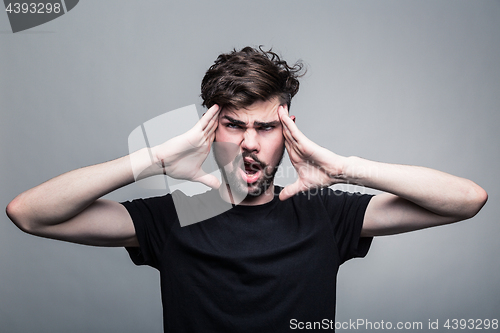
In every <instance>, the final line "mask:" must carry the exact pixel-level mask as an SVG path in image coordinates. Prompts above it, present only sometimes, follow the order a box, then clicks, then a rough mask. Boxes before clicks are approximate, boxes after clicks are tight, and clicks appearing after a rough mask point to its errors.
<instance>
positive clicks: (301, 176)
mask: <svg viewBox="0 0 500 333" xmlns="http://www.w3.org/2000/svg"><path fill="white" fill-rule="evenodd" d="M278 115H279V117H280V121H281V124H282V127H283V136H284V137H285V147H286V150H287V152H288V155H289V157H290V161H291V162H292V165H293V167H294V168H295V170H296V171H297V174H298V179H297V180H296V181H295V183H293V184H290V185H287V186H285V188H284V189H283V190H282V191H281V193H280V195H279V198H280V200H286V199H288V198H290V197H292V196H294V195H295V194H296V193H298V192H301V191H307V190H309V189H312V188H319V187H327V186H330V185H332V184H336V183H340V182H342V179H343V167H344V166H343V164H344V160H345V158H344V157H342V156H339V155H337V154H335V153H333V152H331V151H329V150H328V149H326V148H323V147H321V146H319V145H317V144H316V143H314V142H313V141H311V140H309V139H308V138H307V137H306V136H305V135H304V134H303V133H302V132H301V131H300V130H299V129H298V127H297V125H295V117H294V116H291V117H290V116H288V111H287V108H286V106H280V107H279V109H278Z"/></svg>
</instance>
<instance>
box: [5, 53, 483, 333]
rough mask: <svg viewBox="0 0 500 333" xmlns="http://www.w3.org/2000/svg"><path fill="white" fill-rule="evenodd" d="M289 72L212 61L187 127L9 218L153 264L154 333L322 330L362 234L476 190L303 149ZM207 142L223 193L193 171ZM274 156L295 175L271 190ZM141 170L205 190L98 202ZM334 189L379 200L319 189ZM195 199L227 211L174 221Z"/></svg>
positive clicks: (410, 222)
mask: <svg viewBox="0 0 500 333" xmlns="http://www.w3.org/2000/svg"><path fill="white" fill-rule="evenodd" d="M300 71H301V66H300V65H296V66H293V67H290V66H288V65H287V63H286V62H284V61H283V60H281V59H280V58H279V57H278V56H277V55H276V54H274V53H272V52H265V51H263V50H261V49H253V48H249V47H247V48H244V49H242V50H241V51H233V52H231V53H229V54H222V55H220V56H219V57H218V59H217V60H216V62H215V63H214V65H213V66H212V67H210V69H209V70H208V71H207V73H206V75H205V77H204V79H203V81H202V98H203V105H204V106H206V107H207V108H208V111H207V112H206V113H205V114H204V116H203V117H202V118H201V119H200V120H199V121H198V123H197V124H196V125H195V126H194V127H193V128H192V129H191V130H189V131H188V132H186V133H184V134H182V135H180V136H178V137H175V138H173V139H171V140H169V141H167V142H165V143H163V144H161V145H158V146H155V147H153V148H151V149H142V150H139V151H137V152H134V153H132V154H130V155H129V156H126V157H122V158H119V159H117V160H114V161H110V162H106V163H102V164H98V165H94V166H90V167H86V168H82V169H77V170H74V171H71V172H68V173H66V174H63V175H61V176H58V177H56V178H54V179H51V180H49V181H47V182H45V183H43V184H41V185H39V186H37V187H35V188H32V189H30V190H28V191H26V192H24V193H22V194H20V195H19V196H17V197H16V198H15V199H14V200H13V201H12V202H11V203H10V204H9V205H8V207H7V214H8V215H9V217H10V218H11V219H12V221H13V222H14V223H15V224H16V225H17V226H18V227H19V228H21V229H22V230H24V231H26V232H28V233H31V234H34V235H37V236H42V237H48V238H54V239H60V240H65V241H70V242H75V243H81V244H88V245H96V246H125V247H127V249H128V251H129V253H130V256H131V258H132V260H133V261H134V262H135V263H136V264H147V265H151V266H153V267H155V268H157V269H158V270H159V271H160V276H161V290H162V302H163V309H164V329H165V331H166V332H282V331H288V330H290V329H294V328H296V327H294V324H295V323H297V322H312V323H319V322H320V321H322V320H324V319H329V320H334V315H335V289H336V286H335V283H336V274H337V271H338V267H339V266H340V264H342V263H343V262H344V261H346V260H348V259H350V258H353V257H359V256H361V257H362V256H364V255H366V253H367V251H368V248H369V246H370V243H371V240H372V238H371V237H373V236H378V235H388V234H396V233H402V232H408V231H412V230H417V229H422V228H427V227H432V226H437V225H443V224H447V223H452V222H456V221H460V220H464V219H467V218H470V217H472V216H474V215H475V214H476V213H477V212H478V211H479V210H480V209H481V207H482V206H483V205H484V204H485V202H486V200H487V194H486V192H485V191H484V190H483V189H482V188H480V187H479V186H478V185H476V184H475V183H473V182H472V181H470V180H467V179H463V178H459V177H455V176H452V175H449V174H446V173H443V172H439V171H436V170H431V169H427V168H423V167H415V166H404V165H392V164H384V163H378V162H372V161H368V160H364V159H361V158H358V157H343V156H339V155H337V154H335V153H333V152H331V151H329V150H327V149H325V148H323V147H320V146H319V145H317V144H315V143H314V142H312V141H310V140H309V139H308V138H307V137H305V136H304V134H302V133H301V132H300V130H299V129H298V128H297V126H296V125H295V117H294V116H289V115H288V109H289V108H290V104H291V99H292V97H293V96H294V95H295V94H296V93H297V91H298V87H299V84H298V80H297V78H298V77H299V76H300ZM212 145H214V148H215V149H214V153H215V157H216V160H217V162H218V164H219V167H220V169H221V171H222V175H223V177H222V184H220V183H219V180H218V179H217V178H215V177H214V176H212V175H209V174H206V173H205V172H204V171H203V170H202V169H201V165H202V163H203V161H204V160H205V158H206V157H207V155H208V153H209V152H210V149H211V147H212ZM234 147H236V148H237V149H233V148H234ZM284 149H286V150H287V151H288V154H289V156H290V160H291V162H292V164H293V166H294V167H295V169H296V171H297V173H298V179H297V180H296V182H295V183H294V184H292V185H289V186H286V187H285V188H281V187H279V186H277V185H275V184H274V174H275V172H276V169H277V167H278V165H279V163H280V161H281V158H282V156H283V153H284ZM139 173H140V175H141V177H147V176H150V175H155V174H166V175H169V176H171V177H174V178H179V179H188V180H192V181H198V182H202V183H204V184H206V185H208V186H210V187H212V188H214V189H213V190H211V191H209V192H207V193H205V194H200V195H196V196H194V197H192V198H190V197H186V196H185V195H183V194H182V193H179V192H174V193H173V194H168V195H166V196H162V197H156V198H150V199H144V200H143V199H138V200H134V201H132V202H125V203H122V204H120V203H117V202H113V201H109V200H103V199H99V198H100V197H102V196H103V195H105V194H107V193H109V192H111V191H113V190H115V189H117V188H119V187H121V186H125V185H127V184H130V183H132V182H133V181H134V174H139ZM336 183H351V184H360V185H362V186H368V187H372V188H375V189H378V190H381V191H384V192H386V193H383V194H379V195H376V196H370V195H360V194H348V193H343V192H339V191H332V190H330V189H328V188H327V187H328V186H330V185H333V184H336ZM207 198H210V200H206V199H207ZM235 198H240V200H236V201H235ZM207 202H210V203H213V204H215V205H217V204H219V203H221V204H223V203H232V204H233V206H234V207H233V208H232V209H230V210H228V211H225V212H223V213H221V214H218V215H216V216H214V217H211V218H208V219H206V220H203V221H195V222H198V223H193V224H190V225H188V226H184V227H182V226H181V225H180V223H179V216H178V215H179V214H178V209H177V208H178V207H180V206H185V207H188V208H190V207H191V208H195V207H196V209H198V210H199V209H206V210H209V209H211V207H210V205H206V206H203V205H204V204H205V203H207ZM235 203H239V204H237V205H234V204H235ZM200 207H201V208H200ZM294 320H295V321H294ZM316 328H318V327H316Z"/></svg>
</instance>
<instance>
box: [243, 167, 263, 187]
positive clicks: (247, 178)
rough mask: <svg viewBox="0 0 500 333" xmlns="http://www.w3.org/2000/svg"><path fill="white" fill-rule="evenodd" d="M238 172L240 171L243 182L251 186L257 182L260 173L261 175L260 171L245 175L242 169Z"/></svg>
mask: <svg viewBox="0 0 500 333" xmlns="http://www.w3.org/2000/svg"><path fill="white" fill-rule="evenodd" d="M240 171H241V175H242V177H243V180H244V181H245V182H247V184H253V183H255V182H256V181H257V180H259V177H260V173H261V171H260V170H259V171H257V172H256V173H253V174H249V173H246V172H245V170H243V169H240Z"/></svg>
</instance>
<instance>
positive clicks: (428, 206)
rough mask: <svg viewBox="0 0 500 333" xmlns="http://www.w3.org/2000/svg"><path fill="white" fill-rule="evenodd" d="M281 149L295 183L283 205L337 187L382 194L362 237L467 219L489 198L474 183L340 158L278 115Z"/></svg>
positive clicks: (433, 172)
mask: <svg viewBox="0 0 500 333" xmlns="http://www.w3.org/2000/svg"><path fill="white" fill-rule="evenodd" d="M279 114H280V119H281V121H282V123H283V135H284V136H285V145H286V148H287V151H288V154H289V156H290V160H291V162H292V164H293V165H294V167H295V169H296V170H297V173H298V175H299V178H298V179H297V181H296V182H295V183H294V184H291V185H289V186H287V187H285V188H284V189H283V191H282V193H280V199H282V200H284V199H286V198H289V197H291V196H292V195H294V194H295V193H297V192H299V191H304V190H308V189H310V188H314V187H324V186H330V185H333V184H337V183H351V184H358V185H362V186H367V187H371V188H374V189H377V190H381V191H385V192H387V193H384V194H380V195H377V196H375V198H373V199H372V200H371V201H370V203H369V204H368V207H367V210H366V213H365V218H364V221H363V229H362V232H361V235H362V236H380V235H389V234H396V233H401V232H408V231H412V230H417V229H423V228H427V227H432V226H437V225H442V224H447V223H452V222H457V221H460V220H464V219H468V218H471V217H472V216H474V215H475V214H477V212H478V211H479V210H480V209H481V207H483V205H484V204H485V203H486V200H487V198H488V195H487V194H486V192H485V191H484V190H483V189H482V188H481V187H479V186H478V185H477V184H475V183H474V182H472V181H470V180H468V179H464V178H460V177H456V176H453V175H450V174H447V173H444V172H440V171H437V170H432V169H429V168H424V167H416V166H408V165H395V164H387V163H379V162H373V161H368V160H364V159H361V158H358V157H343V156H339V155H337V154H335V153H333V152H331V151H329V150H327V149H325V148H323V147H320V146H318V145H317V144H315V143H314V142H312V141H311V140H309V139H308V138H307V137H306V136H305V135H304V134H302V133H301V132H300V131H299V129H298V128H297V126H296V125H295V124H294V122H293V121H292V120H291V119H290V117H289V116H288V114H287V112H286V110H285V109H284V108H283V107H281V108H280V110H279Z"/></svg>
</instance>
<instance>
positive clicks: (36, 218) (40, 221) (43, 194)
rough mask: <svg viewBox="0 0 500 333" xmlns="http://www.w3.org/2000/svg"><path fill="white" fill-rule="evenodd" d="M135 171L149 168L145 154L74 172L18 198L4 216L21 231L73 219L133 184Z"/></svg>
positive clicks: (41, 185)
mask: <svg viewBox="0 0 500 333" xmlns="http://www.w3.org/2000/svg"><path fill="white" fill-rule="evenodd" d="M131 161H134V167H135V168H136V169H137V170H139V169H140V170H142V169H145V168H147V167H148V165H151V160H150V158H149V154H148V151H147V150H146V149H143V150H139V151H137V152H135V153H133V154H132V155H128V156H125V157H121V158H118V159H116V160H113V161H109V162H105V163H101V164H97V165H93V166H89V167H85V168H81V169H76V170H73V171H70V172H67V173H65V174H62V175H60V176H57V177H55V178H53V179H51V180H49V181H47V182H45V183H43V184H40V185H38V186H36V187H34V188H32V189H29V190H27V191H25V192H23V193H21V194H20V195H18V196H17V197H16V198H15V199H14V200H13V201H12V202H11V203H10V204H9V205H8V206H7V214H8V215H9V217H10V218H11V219H12V220H13V222H14V223H16V225H18V226H19V227H20V228H21V229H25V230H26V229H31V228H36V227H37V226H47V225H55V224H59V223H61V222H64V221H67V220H69V219H71V218H72V217H74V216H76V215H77V214H79V213H80V212H82V211H83V210H84V209H85V208H87V207H88V206H89V205H90V204H92V203H93V202H94V201H95V200H97V199H98V198H100V197H102V196H103V195H106V194H108V193H110V192H112V191H113V190H115V189H117V188H120V187H122V186H125V185H127V184H130V183H131V182H133V181H134V172H133V168H132V163H131Z"/></svg>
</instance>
